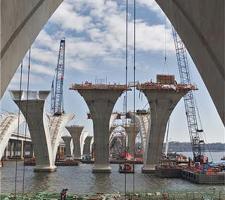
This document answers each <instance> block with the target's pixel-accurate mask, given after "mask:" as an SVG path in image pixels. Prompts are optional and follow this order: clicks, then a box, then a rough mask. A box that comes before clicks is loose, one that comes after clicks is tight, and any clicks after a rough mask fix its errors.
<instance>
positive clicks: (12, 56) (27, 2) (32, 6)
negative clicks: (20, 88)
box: [0, 0, 63, 97]
mask: <svg viewBox="0 0 225 200" xmlns="http://www.w3.org/2000/svg"><path fill="white" fill-rule="evenodd" d="M62 1H63V0H19V1H18V0H10V1H9V0H1V60H0V62H1V68H0V74H1V90H0V96H1V97H2V96H3V94H4V92H5V90H6V88H7V86H8V84H9V82H10V80H11V79H12V77H13V75H14V73H15V72H16V69H17V68H18V66H19V64H20V62H21V61H22V59H23V57H24V56H25V54H26V52H27V50H28V49H29V48H30V46H31V45H32V43H33V42H34V40H35V39H36V37H37V35H38V34H39V32H40V31H41V29H42V28H43V26H44V25H45V23H46V22H47V21H48V19H49V18H50V17H51V15H52V14H53V12H54V11H55V10H56V9H57V8H58V6H59V5H60V4H61V3H62Z"/></svg>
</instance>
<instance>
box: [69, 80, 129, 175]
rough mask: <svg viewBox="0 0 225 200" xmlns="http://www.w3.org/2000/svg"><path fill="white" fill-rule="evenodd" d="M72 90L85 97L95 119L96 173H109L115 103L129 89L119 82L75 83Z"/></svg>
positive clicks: (94, 169) (94, 170) (94, 168)
mask: <svg viewBox="0 0 225 200" xmlns="http://www.w3.org/2000/svg"><path fill="white" fill-rule="evenodd" d="M70 90H76V91H78V93H79V94H80V95H81V96H82V97H83V98H84V100H85V102H86V104H87V106H88V108H89V110H90V113H91V116H92V120H93V128H94V141H95V142H94V149H95V162H94V167H93V170H92V171H93V172H94V173H109V172H111V167H110V163H109V126H110V117H111V114H112V111H113V108H114V105H115V103H116V101H117V99H118V98H119V97H120V95H121V94H122V93H123V92H124V91H126V90H129V88H128V87H127V86H126V85H119V84H111V85H110V84H92V83H89V82H85V83H84V84H73V85H72V86H71V88H70Z"/></svg>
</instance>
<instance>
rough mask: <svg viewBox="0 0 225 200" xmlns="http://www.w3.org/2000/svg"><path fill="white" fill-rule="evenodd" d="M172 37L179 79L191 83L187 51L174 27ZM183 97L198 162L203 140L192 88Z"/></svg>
mask: <svg viewBox="0 0 225 200" xmlns="http://www.w3.org/2000/svg"><path fill="white" fill-rule="evenodd" d="M173 39H174V44H175V49H176V57H177V63H178V68H179V74H180V81H181V83H182V84H191V77H190V71H189V65H188V60H187V51H186V48H185V46H184V43H183V42H182V40H181V39H180V37H179V36H178V34H177V32H176V31H175V30H174V29H173ZM183 99H184V105H185V111H186V116H187V123H188V130H189V134H190V139H191V144H192V151H193V156H194V160H195V161H196V162H198V161H200V159H201V156H202V155H203V151H204V140H203V139H202V138H201V132H203V130H200V129H199V128H198V120H197V115H196V112H197V110H196V109H197V107H196V106H197V105H196V104H195V101H194V95H193V92H192V90H191V91H189V92H188V93H187V94H186V95H185V96H184V98H183Z"/></svg>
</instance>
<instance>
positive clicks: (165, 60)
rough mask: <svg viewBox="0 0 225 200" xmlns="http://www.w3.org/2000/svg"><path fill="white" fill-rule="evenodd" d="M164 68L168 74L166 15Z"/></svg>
mask: <svg viewBox="0 0 225 200" xmlns="http://www.w3.org/2000/svg"><path fill="white" fill-rule="evenodd" d="M164 69H165V72H166V74H168V69H167V37H166V16H165V22H164Z"/></svg>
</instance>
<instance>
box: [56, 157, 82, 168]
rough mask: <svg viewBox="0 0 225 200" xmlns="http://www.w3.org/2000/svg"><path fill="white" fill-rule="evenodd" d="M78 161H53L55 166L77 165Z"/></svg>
mask: <svg viewBox="0 0 225 200" xmlns="http://www.w3.org/2000/svg"><path fill="white" fill-rule="evenodd" d="M79 163H80V162H79V161H77V160H69V159H68V160H59V161H56V162H55V165H56V166H78V165H79Z"/></svg>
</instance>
